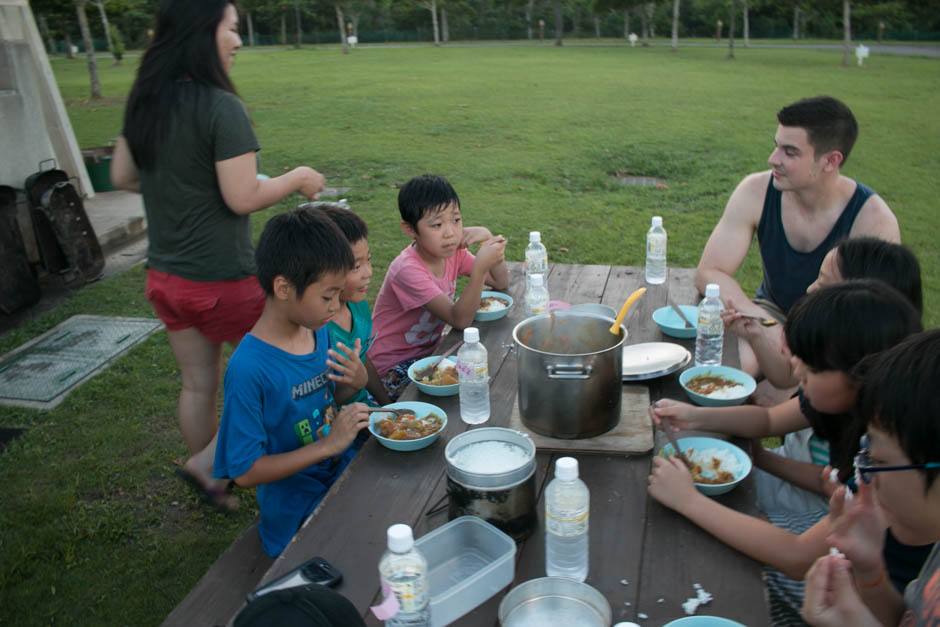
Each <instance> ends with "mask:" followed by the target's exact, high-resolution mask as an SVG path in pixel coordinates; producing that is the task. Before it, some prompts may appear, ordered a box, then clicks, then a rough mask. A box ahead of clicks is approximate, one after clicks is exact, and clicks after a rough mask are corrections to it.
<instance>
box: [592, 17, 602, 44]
mask: <svg viewBox="0 0 940 627" xmlns="http://www.w3.org/2000/svg"><path fill="white" fill-rule="evenodd" d="M594 37H596V38H597V39H600V38H601V18H599V17H597V16H596V15H595V16H594Z"/></svg>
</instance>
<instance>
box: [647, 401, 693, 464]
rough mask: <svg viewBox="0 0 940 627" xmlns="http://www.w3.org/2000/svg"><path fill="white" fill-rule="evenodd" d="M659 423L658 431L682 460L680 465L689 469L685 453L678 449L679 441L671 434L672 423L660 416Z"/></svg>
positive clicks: (651, 407)
mask: <svg viewBox="0 0 940 627" xmlns="http://www.w3.org/2000/svg"><path fill="white" fill-rule="evenodd" d="M654 406H655V405H650V413H651V414H652V413H653V407H654ZM659 419H660V421H661V423H662V424H660V425H659V430H660V431H662V432H663V433H665V434H666V438H668V439H669V443H670V444H672V449H673V450H674V451H675V452H676V455H677V456H678V457H679V459H681V460H682V463H683V464H685V465H686V467H687V468H691V465H690V464H689V458H688V457H686V456H685V453H683V452H682V449H681V448H679V441H678V440H676V436H675V434H674V433H673V432H672V423H670V422H669V420H668V419H667V418H663V417H662V416H660V418H659Z"/></svg>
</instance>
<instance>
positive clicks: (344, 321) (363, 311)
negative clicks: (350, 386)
mask: <svg viewBox="0 0 940 627" xmlns="http://www.w3.org/2000/svg"><path fill="white" fill-rule="evenodd" d="M319 209H320V210H321V211H323V213H324V214H326V216H327V217H328V218H329V219H330V220H332V221H333V223H334V224H335V225H336V226H338V227H339V230H340V231H342V232H343V235H345V236H346V240H347V241H348V242H349V246H350V248H352V251H353V256H354V257H355V258H356V263H355V265H354V266H353V269H352V270H351V271H350V272H349V274H347V275H346V287H345V288H343V291H342V293H341V294H340V296H339V305H340V306H339V311H338V312H337V313H336V315H334V316H333V319H332V320H330V322H329V324H328V325H327V329H328V330H329V332H330V344H332V345H333V346H336V347H337V348H338V349H339V348H340V346H339V345H340V344H342V345H343V348H348V347H352V346H354V345H355V343H356V340H357V339H358V340H359V342H360V346H361V348H360V349H359V358H360V359H361V360H362V363H363V364H365V367H366V372H368V373H369V381H368V383H367V384H366V386H365V387H364V388H363V389H361V390H359V392H358V393H357V394H356V395H355V396H354V397H352V398H351V399H349V400H348V401H347V403H356V402H358V403H367V404H369V405H372V406H377V405H388V404H389V403H391V399H389V397H388V393H387V392H386V391H385V387H384V386H383V385H382V382H381V381H380V380H379V375H378V372H377V371H376V369H375V366H373V365H372V361H371V360H370V359H369V356H368V355H367V354H366V353H367V351H368V350H369V346H370V345H371V344H372V339H373V336H372V312H371V311H370V310H369V303H367V302H366V295H367V293H368V291H369V283H370V282H371V280H372V253H371V252H370V251H369V240H368V239H367V236H368V233H369V231H368V228H367V227H366V223H365V222H364V221H363V220H362V218H360V217H359V216H358V215H356V214H355V213H353V212H352V211H350V210H349V209H346V208H345V207H343V206H341V205H331V204H327V205H320V206H319ZM344 352H345V351H344ZM364 433H365V432H364Z"/></svg>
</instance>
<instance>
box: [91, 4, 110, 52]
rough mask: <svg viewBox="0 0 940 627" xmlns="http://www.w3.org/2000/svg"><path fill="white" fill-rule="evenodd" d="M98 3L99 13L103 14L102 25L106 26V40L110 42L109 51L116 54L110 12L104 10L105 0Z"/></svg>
mask: <svg viewBox="0 0 940 627" xmlns="http://www.w3.org/2000/svg"><path fill="white" fill-rule="evenodd" d="M95 4H97V5H98V15H99V16H101V25H102V26H104V40H105V41H106V42H108V52H110V53H111V54H114V44H113V43H112V42H111V26H110V25H109V24H108V14H107V13H105V12H104V2H103V0H98V1H97V2H95Z"/></svg>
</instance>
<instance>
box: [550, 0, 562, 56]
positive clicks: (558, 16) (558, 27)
mask: <svg viewBox="0 0 940 627" xmlns="http://www.w3.org/2000/svg"><path fill="white" fill-rule="evenodd" d="M552 4H554V6H555V45H556V46H560V45H562V41H561V39H562V37H563V36H564V34H565V17H564V15H563V14H562V12H561V0H554V2H553V3H552Z"/></svg>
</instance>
